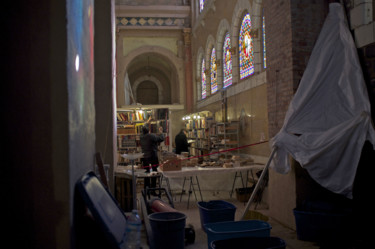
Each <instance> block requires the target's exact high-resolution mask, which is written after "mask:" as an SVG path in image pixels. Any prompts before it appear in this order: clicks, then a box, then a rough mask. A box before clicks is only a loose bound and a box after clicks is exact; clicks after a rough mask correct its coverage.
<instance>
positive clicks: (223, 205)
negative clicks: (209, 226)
mask: <svg viewBox="0 0 375 249" xmlns="http://www.w3.org/2000/svg"><path fill="white" fill-rule="evenodd" d="M198 207H199V215H200V221H201V227H202V229H203V230H204V231H206V229H205V226H204V224H206V223H215V222H223V221H234V216H235V214H236V209H237V208H236V206H234V205H233V204H232V203H229V202H226V201H222V200H214V201H209V202H204V201H200V202H198Z"/></svg>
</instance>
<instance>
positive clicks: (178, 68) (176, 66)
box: [116, 46, 186, 106]
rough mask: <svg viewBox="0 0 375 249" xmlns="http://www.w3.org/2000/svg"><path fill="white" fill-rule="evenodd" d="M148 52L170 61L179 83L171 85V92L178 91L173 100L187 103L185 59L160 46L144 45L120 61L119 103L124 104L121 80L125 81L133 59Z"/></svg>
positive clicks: (117, 89)
mask: <svg viewBox="0 0 375 249" xmlns="http://www.w3.org/2000/svg"><path fill="white" fill-rule="evenodd" d="M147 53H154V54H157V55H159V56H161V57H163V58H165V60H166V61H167V62H169V64H170V66H171V68H172V69H173V74H174V77H175V79H176V82H177V84H172V85H171V92H174V93H178V96H176V97H175V98H176V99H175V100H174V101H173V102H178V103H180V104H184V103H185V101H186V100H185V94H184V86H185V73H184V71H183V69H184V61H183V59H182V58H179V57H178V56H177V55H176V54H174V53H173V52H172V51H170V50H168V49H166V48H163V47H159V46H143V47H140V48H137V49H135V50H133V51H131V52H129V53H128V54H127V55H126V56H125V57H123V58H122V60H121V62H120V63H119V74H118V75H117V82H119V83H118V84H117V86H116V94H117V96H116V97H117V105H118V106H122V105H124V100H123V96H122V95H121V93H123V92H124V85H123V84H121V82H124V79H125V75H126V71H127V68H128V66H129V65H130V63H131V62H132V60H134V59H135V58H136V57H138V56H140V55H142V54H147Z"/></svg>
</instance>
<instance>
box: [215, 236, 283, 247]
mask: <svg viewBox="0 0 375 249" xmlns="http://www.w3.org/2000/svg"><path fill="white" fill-rule="evenodd" d="M211 247H212V248H213V249H228V248H235V249H285V248H286V244H285V241H284V240H283V239H280V238H278V237H242V238H233V239H226V240H214V241H212V243H211Z"/></svg>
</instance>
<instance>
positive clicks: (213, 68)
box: [211, 48, 217, 94]
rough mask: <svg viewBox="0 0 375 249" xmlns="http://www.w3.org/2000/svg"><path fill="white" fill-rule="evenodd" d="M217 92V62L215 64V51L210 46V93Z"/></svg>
mask: <svg viewBox="0 0 375 249" xmlns="http://www.w3.org/2000/svg"><path fill="white" fill-rule="evenodd" d="M216 92H217V64H216V51H215V48H212V52H211V94H214V93H216Z"/></svg>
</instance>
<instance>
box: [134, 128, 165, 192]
mask: <svg viewBox="0 0 375 249" xmlns="http://www.w3.org/2000/svg"><path fill="white" fill-rule="evenodd" d="M159 133H160V134H153V133H150V131H149V129H148V128H147V127H146V126H143V127H142V135H141V137H140V140H141V141H140V142H141V148H142V153H143V158H142V165H143V168H145V169H146V173H149V172H150V165H151V168H152V171H157V168H158V166H159V158H158V145H159V144H160V143H161V142H163V141H164V135H163V127H159ZM144 181H145V182H144V187H145V188H146V187H149V188H155V187H156V178H155V177H151V181H150V178H148V177H146V178H145V180H144Z"/></svg>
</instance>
